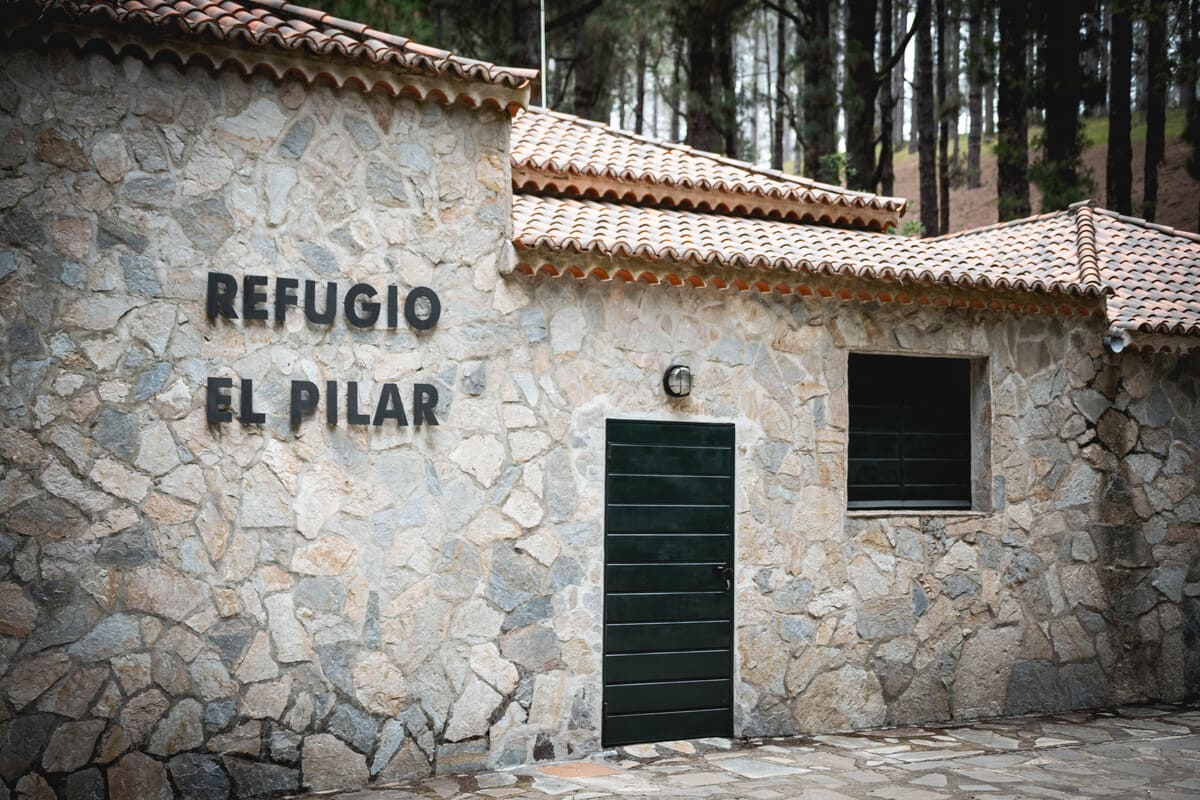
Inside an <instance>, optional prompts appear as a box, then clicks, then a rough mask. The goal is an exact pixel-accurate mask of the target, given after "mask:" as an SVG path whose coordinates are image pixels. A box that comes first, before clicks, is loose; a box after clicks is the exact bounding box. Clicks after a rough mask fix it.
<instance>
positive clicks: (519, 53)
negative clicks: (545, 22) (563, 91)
mask: <svg viewBox="0 0 1200 800" xmlns="http://www.w3.org/2000/svg"><path fill="white" fill-rule="evenodd" d="M511 1H512V6H511V10H512V39H511V40H510V41H511V44H510V47H509V54H510V55H509V58H508V63H509V64H512V65H513V66H514V67H532V68H533V69H540V68H541V52H540V48H541V35H540V34H541V9H540V7H539V6H538V0H511ZM542 78H543V80H545V76H542Z"/></svg>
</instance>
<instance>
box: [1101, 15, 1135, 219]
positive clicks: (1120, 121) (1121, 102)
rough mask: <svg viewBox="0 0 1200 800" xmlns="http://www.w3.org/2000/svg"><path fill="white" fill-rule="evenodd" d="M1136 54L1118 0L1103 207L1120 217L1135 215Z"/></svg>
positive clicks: (1111, 56) (1127, 19) (1129, 20)
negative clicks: (1131, 98) (1133, 129)
mask: <svg viewBox="0 0 1200 800" xmlns="http://www.w3.org/2000/svg"><path fill="white" fill-rule="evenodd" d="M1132 54H1133V18H1132V16H1131V15H1130V8H1129V3H1128V0H1116V2H1114V3H1113V11H1112V35H1111V44H1110V49H1109V55H1108V59H1109V61H1108V64H1109V66H1108V74H1109V96H1108V164H1107V167H1106V172H1105V174H1106V178H1105V183H1106V186H1105V198H1104V204H1105V205H1106V206H1108V207H1109V208H1111V209H1112V210H1113V211H1116V212H1118V213H1121V214H1132V213H1133V145H1132V144H1131V143H1130V141H1129V127H1130V124H1131V123H1132V117H1131V114H1130V105H1129V90H1130V81H1131V68H1130V58H1131V57H1132Z"/></svg>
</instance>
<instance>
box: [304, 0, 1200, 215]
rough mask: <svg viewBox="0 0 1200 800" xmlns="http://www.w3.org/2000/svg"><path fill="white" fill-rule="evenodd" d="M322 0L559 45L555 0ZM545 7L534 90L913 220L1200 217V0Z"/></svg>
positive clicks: (453, 43)
mask: <svg viewBox="0 0 1200 800" xmlns="http://www.w3.org/2000/svg"><path fill="white" fill-rule="evenodd" d="M317 4H318V5H320V6H321V7H322V8H325V9H327V10H329V11H332V12H333V13H335V14H336V15H338V16H342V17H347V18H350V19H355V20H360V21H363V22H366V23H368V24H369V25H371V26H373V27H377V28H380V29H383V30H388V31H392V32H395V33H399V34H402V35H404V36H410V37H412V38H413V39H416V40H417V41H422V42H427V43H430V44H433V45H435V46H438V47H443V48H446V49H451V50H454V51H456V52H458V53H460V54H462V55H466V56H470V57H474V58H481V59H484V60H488V61H493V62H497V63H502V64H505V65H510V66H527V67H534V68H538V67H540V66H541V53H540V44H539V43H540V16H541V3H540V2H539V0H318V2H317ZM545 13H546V20H545V35H546V57H547V58H546V62H547V63H546V73H545V75H544V76H543V80H542V85H541V86H540V87H538V88H537V89H535V97H534V102H535V104H537V105H545V106H548V107H550V108H552V109H555V110H558V111H564V112H568V113H573V114H577V115H579V116H582V117H586V118H588V119H593V120H599V121H602V122H606V123H610V124H612V125H615V126H618V127H622V128H626V129H628V130H632V131H634V132H635V133H639V134H643V135H646V136H651V137H655V138H661V139H665V140H668V141H672V142H684V143H686V144H688V145H691V146H694V147H697V148H701V149H704V150H711V151H715V152H718V153H723V154H725V155H727V156H730V157H732V158H738V159H742V160H746V161H751V162H755V163H757V164H760V165H762V166H769V167H771V168H774V169H781V170H784V171H786V172H793V173H797V174H801V175H804V176H806V177H809V178H813V179H815V180H818V181H822V182H825V183H833V184H839V185H843V186H847V187H848V188H851V189H858V190H862V191H868V192H877V193H881V194H884V195H898V196H903V197H907V198H909V200H910V207H909V209H910V210H909V212H908V214H907V215H906V217H905V220H904V222H903V223H902V229H901V231H900V232H902V233H904V234H907V235H926V236H930V235H937V234H940V233H947V232H952V231H955V230H961V229H964V228H968V227H975V226H978V225H986V224H989V223H992V222H996V221H1004V220H1009V219H1015V218H1019V217H1023V216H1028V215H1029V214H1031V213H1038V212H1048V211H1056V210H1059V209H1063V208H1066V207H1067V206H1068V205H1069V204H1071V203H1073V202H1076V201H1079V200H1083V199H1086V198H1092V199H1095V200H1096V201H1097V202H1099V203H1100V204H1101V205H1103V206H1105V207H1107V208H1111V209H1113V210H1115V211H1118V212H1121V213H1123V214H1132V215H1134V216H1139V217H1144V218H1145V219H1147V220H1150V221H1154V222H1159V223H1161V224H1165V225H1169V226H1171V227H1176V228H1180V229H1184V230H1190V231H1197V230H1200V100H1198V98H1197V94H1196V92H1197V86H1198V78H1200V0H1050V1H1049V2H1040V0H545ZM539 92H540V96H538V93H539Z"/></svg>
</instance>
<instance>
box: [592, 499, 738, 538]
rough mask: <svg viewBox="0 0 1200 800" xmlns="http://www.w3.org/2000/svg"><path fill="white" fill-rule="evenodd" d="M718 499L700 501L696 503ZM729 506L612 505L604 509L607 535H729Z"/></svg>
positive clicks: (730, 511) (730, 521)
mask: <svg viewBox="0 0 1200 800" xmlns="http://www.w3.org/2000/svg"><path fill="white" fill-rule="evenodd" d="M709 500H712V501H716V500H718V498H700V500H699V502H701V503H704V502H705V501H709ZM732 525H733V510H732V508H731V507H730V506H729V505H723V504H722V505H718V504H715V503H714V504H713V505H692V506H657V505H612V504H609V506H608V531H609V533H732V532H733V531H732V527H731V526H732Z"/></svg>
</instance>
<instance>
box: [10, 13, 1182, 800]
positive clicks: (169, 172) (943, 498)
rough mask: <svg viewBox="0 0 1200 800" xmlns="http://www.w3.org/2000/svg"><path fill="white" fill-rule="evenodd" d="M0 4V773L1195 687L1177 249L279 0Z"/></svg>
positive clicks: (167, 785)
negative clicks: (700, 145)
mask: <svg viewBox="0 0 1200 800" xmlns="http://www.w3.org/2000/svg"><path fill="white" fill-rule="evenodd" d="M0 9H2V11H0V14H2V21H3V31H4V40H3V41H4V48H3V52H2V53H0V109H2V110H3V118H2V119H0V161H2V163H0V170H2V172H0V215H2V218H0V237H2V239H3V242H2V247H3V249H0V334H2V335H3V341H4V342H5V346H4V358H3V363H2V366H3V380H2V382H0V417H2V423H0V425H2V427H3V433H2V435H0V457H2V459H3V461H2V467H0V469H2V471H0V797H8V796H9V795H10V793H18V794H20V793H28V794H38V793H41V794H40V795H39V796H49V794H48V793H49V792H54V793H56V794H57V795H58V796H59V797H62V798H69V799H71V800H74V798H82V797H97V796H104V795H105V794H108V795H111V796H113V797H139V798H140V797H147V798H151V797H169V796H171V795H172V794H173V793H182V794H187V795H189V796H202V797H223V796H228V795H235V796H240V797H252V796H262V795H270V794H278V793H286V792H295V791H299V790H301V789H314V790H320V789H329V788H337V787H348V786H363V785H367V784H370V783H387V782H389V781H396V780H400V779H403V778H407V777H412V776H420V775H425V774H430V773H432V772H452V771H459V770H470V769H479V768H483V767H502V766H507V765H514V764H520V763H525V762H529V761H532V760H535V759H547V758H568V757H573V756H580V755H584V754H587V753H591V752H594V751H596V750H598V749H600V748H601V747H602V746H605V745H610V744H614V743H620V742H627V741H637V740H645V739H653V738H682V737H692V736H709V735H734V736H741V735H765V734H790V733H805V732H815V731H837V730H848V729H852V728H866V727H872V726H881V725H885V724H909V723H914V724H915V723H921V722H927V721H946V720H964V719H971V718H976V717H983V716H996V715H1002V714H1016V713H1026V712H1030V711H1051V710H1063V709H1081V708H1091V707H1099V706H1104V705H1110V704H1116V703H1127V702H1136V701H1174V700H1181V699H1184V698H1187V697H1194V696H1195V695H1196V694H1197V687H1200V541H1198V539H1200V532H1198V530H1200V489H1198V488H1197V483H1198V481H1200V347H1198V346H1197V345H1198V344H1200V239H1198V237H1197V236H1195V235H1194V234H1187V233H1180V232H1177V231H1173V230H1170V229H1165V228H1161V227H1158V226H1154V225H1150V224H1147V223H1145V222H1143V221H1140V220H1135V219H1130V218H1125V217H1119V216H1117V215H1114V214H1112V213H1110V212H1107V211H1104V210H1103V209H1099V208H1095V207H1093V206H1092V205H1090V204H1082V205H1079V206H1077V207H1074V208H1072V209H1070V210H1069V211H1066V212H1062V213H1058V214H1050V215H1045V216H1042V217H1035V218H1031V219H1028V220H1021V221H1018V222H1014V223H1009V224H1005V225H1000V226H993V227H990V228H985V229H981V230H975V231H969V232H966V233H963V234H958V235H953V236H947V237H942V238H940V239H927V240H912V239H907V238H903V237H899V236H895V235H892V234H890V233H887V232H886V231H887V229H889V228H891V227H893V226H894V225H895V224H896V222H897V220H898V219H899V217H900V215H901V214H902V213H903V210H904V203H903V201H901V200H898V199H894V198H881V197H874V196H868V195H862V194H856V193H852V192H847V191H845V190H842V189H840V188H838V187H832V186H824V185H820V184H815V183H813V182H811V181H807V180H804V179H802V178H796V177H793V176H786V175H782V174H779V173H775V172H771V171H766V170H762V169H759V168H756V167H753V166H751V165H748V164H743V163H738V162H734V161H730V160H727V159H723V158H720V157H717V156H714V155H711V154H708V153H702V152H697V151H693V150H691V149H689V148H686V147H681V146H678V145H670V144H666V143H662V142H657V141H653V140H649V139H645V138H642V137H637V136H634V135H632V134H629V133H626V132H623V131H618V130H613V129H611V128H608V127H605V126H603V125H598V124H595V123H591V122H586V121H583V120H579V119H577V118H573V117H570V116H567V115H562V114H556V113H551V112H547V111H544V110H539V109H533V108H525V106H526V105H527V102H528V91H529V90H528V87H529V82H530V81H531V80H532V79H533V78H534V77H535V76H534V74H533V73H530V72H526V71H522V70H514V69H505V68H500V67H495V66H493V65H490V64H485V63H481V62H475V61H470V60H467V59H463V58H460V57H457V56H453V55H451V54H449V53H445V52H443V51H438V50H435V49H433V48H429V47H425V46H423V45H418V44H415V43H412V42H409V41H408V40H406V39H403V38H400V37H395V36H389V35H387V34H383V33H380V32H377V31H373V30H371V29H368V28H365V27H364V26H362V25H358V24H355V23H352V22H347V21H344V20H338V19H334V18H331V17H328V16H327V15H325V14H322V13H321V12H315V11H311V10H309V9H304V8H300V7H297V6H293V5H290V4H286V3H283V2H280V1H279V0H259V1H258V2H250V1H249V0H242V1H241V2H239V0H224V2H222V3H220V4H219V5H217V4H214V3H211V2H208V0H201V2H197V3H189V2H186V0H175V2H164V1H163V0H87V1H86V2H82V3H77V2H55V3H40V2H34V0H19V1H18V2H5V3H3V4H0ZM672 367H686V368H688V369H687V370H678V369H676V370H673V371H671V370H669V368H672ZM674 395H678V396H674Z"/></svg>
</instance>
